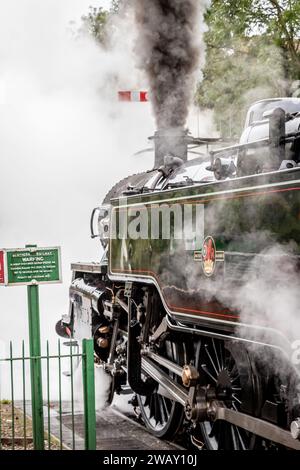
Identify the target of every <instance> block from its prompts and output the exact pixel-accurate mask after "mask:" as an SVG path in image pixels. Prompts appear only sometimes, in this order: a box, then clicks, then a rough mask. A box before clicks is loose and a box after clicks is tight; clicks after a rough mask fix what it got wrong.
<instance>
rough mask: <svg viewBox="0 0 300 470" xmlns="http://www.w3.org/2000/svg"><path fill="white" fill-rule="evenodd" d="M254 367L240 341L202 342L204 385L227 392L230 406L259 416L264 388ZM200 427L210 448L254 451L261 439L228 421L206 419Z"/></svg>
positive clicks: (210, 340) (207, 340) (211, 340)
mask: <svg viewBox="0 0 300 470" xmlns="http://www.w3.org/2000/svg"><path fill="white" fill-rule="evenodd" d="M254 367H255V366H254V364H253V362H252V361H251V359H250V357H249V354H248V353H247V351H246V349H245V348H244V347H243V346H242V345H240V344H239V345H238V344H236V343H229V342H228V343H224V341H219V340H215V339H213V338H205V339H203V341H202V343H201V345H200V354H199V356H198V370H199V371H200V377H202V379H203V385H211V386H212V387H215V388H216V390H217V392H218V391H221V390H222V391H223V392H224V391H226V398H225V399H223V403H224V404H225V406H227V407H228V408H232V409H234V410H236V411H243V412H246V413H249V414H252V415H258V414H259V411H260V408H261V400H262V391H261V387H260V383H259V381H258V375H256V373H255V369H254ZM227 397H228V399H227ZM200 429H201V433H202V439H203V441H204V444H205V446H206V448H207V449H209V450H251V449H254V448H257V445H258V441H259V439H258V438H257V437H256V436H255V435H254V434H251V433H249V432H247V431H245V430H244V429H242V428H239V427H237V426H234V425H231V424H230V423H226V422H224V421H216V422H215V423H212V422H210V421H205V422H203V423H200Z"/></svg>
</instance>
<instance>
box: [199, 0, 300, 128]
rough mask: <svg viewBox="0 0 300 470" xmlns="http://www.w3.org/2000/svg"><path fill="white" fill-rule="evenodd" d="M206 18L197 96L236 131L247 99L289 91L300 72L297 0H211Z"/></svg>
mask: <svg viewBox="0 0 300 470" xmlns="http://www.w3.org/2000/svg"><path fill="white" fill-rule="evenodd" d="M206 20H207V23H208V26H209V32H208V33H207V34H206V38H205V39H206V45H207V61H206V67H205V69H204V73H203V75H204V79H203V81H202V83H201V84H200V85H199V87H198V92H197V95H196V102H197V103H198V104H199V105H200V106H202V107H209V108H212V109H213V110H214V115H215V121H216V124H217V126H218V128H219V129H220V131H221V133H222V135H224V136H230V137H238V136H239V135H240V132H241V130H242V125H243V120H244V116H245V111H246V108H247V107H248V106H249V104H250V103H251V102H253V101H255V100H257V99H261V98H269V97H274V96H275V97H276V96H280V95H289V94H291V92H292V91H293V90H292V83H293V82H294V80H297V79H298V78H300V51H299V46H300V41H299V37H300V2H299V0H290V1H287V0H282V1H278V0H239V2H237V1H236V0H213V2H212V6H211V8H210V10H209V11H208V13H207V16H206Z"/></svg>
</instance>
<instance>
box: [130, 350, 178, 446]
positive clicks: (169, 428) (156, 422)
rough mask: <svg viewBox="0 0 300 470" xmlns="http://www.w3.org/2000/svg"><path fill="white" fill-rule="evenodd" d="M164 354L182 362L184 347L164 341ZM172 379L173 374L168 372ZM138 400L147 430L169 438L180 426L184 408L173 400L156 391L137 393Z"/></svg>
mask: <svg viewBox="0 0 300 470" xmlns="http://www.w3.org/2000/svg"><path fill="white" fill-rule="evenodd" d="M164 348H165V353H164V356H165V357H166V358H168V359H170V360H172V361H174V362H176V363H178V364H182V363H184V362H183V361H184V357H185V349H184V346H183V345H182V344H180V345H179V344H177V343H175V342H173V341H166V342H165V345H164ZM170 376H172V378H173V379H175V377H176V376H175V375H173V374H171V373H170ZM138 402H139V407H140V411H141V415H142V418H143V421H144V423H145V425H146V427H147V429H149V431H150V432H151V433H152V434H154V435H155V436H156V437H159V438H161V439H171V438H172V437H173V436H174V435H175V434H176V433H177V432H178V431H179V429H180V428H181V426H182V422H183V417H184V409H183V407H182V406H181V405H180V404H179V403H176V402H175V401H173V400H171V399H170V398H166V397H164V396H162V395H160V394H159V393H158V392H157V389H156V390H154V392H153V393H152V394H151V395H149V396H146V397H144V396H141V395H138Z"/></svg>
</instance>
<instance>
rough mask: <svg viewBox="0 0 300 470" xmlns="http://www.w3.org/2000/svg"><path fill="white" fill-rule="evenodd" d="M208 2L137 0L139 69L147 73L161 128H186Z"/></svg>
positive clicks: (135, 2) (199, 57) (200, 0)
mask: <svg viewBox="0 0 300 470" xmlns="http://www.w3.org/2000/svg"><path fill="white" fill-rule="evenodd" d="M208 3H209V1H208V0H133V4H134V8H135V18H136V23H137V26H138V40H137V44H136V53H137V56H138V66H139V67H140V68H142V69H144V70H145V72H146V74H147V78H148V81H149V86H150V93H151V101H152V105H153V109H154V113H155V117H156V122H157V126H158V128H159V129H164V128H165V129H166V128H169V129H170V128H178V127H184V126H185V123H186V119H187V115H188V109H189V105H190V103H191V100H192V97H193V94H194V85H195V73H196V71H197V70H198V67H199V63H200V59H201V56H202V55H204V47H203V45H202V41H201V40H202V31H203V25H204V20H203V13H204V11H205V8H206V7H207V5H208Z"/></svg>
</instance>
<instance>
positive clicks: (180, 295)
mask: <svg viewBox="0 0 300 470" xmlns="http://www.w3.org/2000/svg"><path fill="white" fill-rule="evenodd" d="M299 126H300V100H293V99H288V98H282V99H274V100H263V101H260V102H258V103H255V104H254V105H253V106H252V107H251V108H250V109H249V112H248V114H247V120H246V125H245V129H244V132H243V134H242V136H241V140H240V142H239V143H238V144H237V145H233V146H230V147H223V148H219V147H220V143H219V142H217V140H218V139H201V138H193V137H191V136H190V135H189V133H188V132H187V131H185V130H183V129H175V130H174V129H172V130H168V129H160V130H159V131H157V132H156V133H155V135H154V137H153V138H152V141H153V143H154V153H155V164H154V168H153V169H152V170H150V171H148V172H145V173H141V174H136V175H133V176H129V177H126V178H125V179H124V180H122V181H120V182H119V183H117V184H116V185H115V186H114V187H113V188H112V189H111V190H110V192H109V193H108V194H107V196H106V197H105V199H104V201H103V203H102V205H101V206H99V207H97V208H95V209H94V210H93V213H92V218H91V232H92V237H94V238H96V237H99V238H100V240H101V243H102V246H103V256H102V258H101V261H100V262H97V263H89V264H85V263H77V264H73V265H72V276H73V277H72V283H71V287H70V310H69V313H68V315H65V316H64V317H63V318H62V320H60V321H59V322H58V324H57V327H56V329H57V332H58V333H59V334H60V335H61V336H64V337H70V338H71V339H72V340H81V339H82V338H91V337H92V338H93V339H94V347H95V363H96V365H97V366H100V367H102V368H103V369H104V370H105V372H106V373H107V374H109V375H110V376H111V395H110V397H109V400H111V399H112V397H113V394H114V393H127V391H128V388H129V389H130V390H131V391H132V392H133V393H134V395H133V398H132V399H131V403H132V405H133V406H134V408H135V409H136V410H137V412H138V413H139V414H140V416H141V418H142V419H143V421H144V423H145V425H146V426H147V428H148V429H149V430H150V431H151V432H152V433H153V434H155V435H156V436H158V437H161V438H168V439H171V438H173V437H174V436H175V435H176V434H178V433H181V432H185V433H188V435H189V436H190V437H191V441H192V443H193V444H194V445H195V446H197V447H199V448H203V447H204V448H207V449H216V450H217V449H243V450H246V449H285V448H291V449H297V450H300V440H299V439H300V393H299V392H300V389H299V383H300V381H299V379H300V377H299V364H298V362H299V361H298V360H297V358H298V355H297V353H298V352H299V338H297V334H298V336H299V335H300V331H297V325H300V322H299V320H298V319H297V315H298V316H299V304H297V302H296V301H294V299H291V298H290V301H291V302H292V305H293V312H292V314H293V316H292V317H288V318H287V317H286V320H285V306H284V302H283V299H284V298H285V297H284V296H285V295H286V293H288V295H290V296H292V295H294V293H295V295H296V296H297V292H298V288H299V266H300V192H299V190H300V147H299V144H300V127H299ZM214 141H215V142H214ZM212 144H215V145H216V146H215V147H212ZM203 145H207V146H210V149H211V148H213V150H210V152H208V153H206V154H205V155H204V156H203V155H200V156H197V157H196V158H194V157H195V153H193V152H194V151H195V149H196V148H197V147H199V146H203ZM96 227H97V228H96ZM254 287H255V288H254ZM290 288H291V289H292V291H291V293H290V291H289V289H290ZM266 292H268V294H267V295H266ZM278 292H279V295H278V296H277V297H276V295H277V294H278ZM276 293H277V294H276ZM288 295H287V296H286V297H288ZM274 296H275V297H274ZM273 297H274V298H275V302H274V298H273ZM280 302H282V309H281V310H280V309H279V307H278V303H280ZM287 302H289V297H288V298H287ZM270 305H271V306H272V307H271V308H269V306H270ZM278 309H279V310H280V311H279V314H278ZM275 310H276V312H275ZM291 318H292V319H293V320H295V326H293V325H291V324H290V323H291V322H292V320H291ZM297 341H298V342H297ZM297 348H298V349H297Z"/></svg>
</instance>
